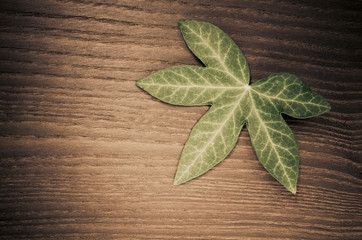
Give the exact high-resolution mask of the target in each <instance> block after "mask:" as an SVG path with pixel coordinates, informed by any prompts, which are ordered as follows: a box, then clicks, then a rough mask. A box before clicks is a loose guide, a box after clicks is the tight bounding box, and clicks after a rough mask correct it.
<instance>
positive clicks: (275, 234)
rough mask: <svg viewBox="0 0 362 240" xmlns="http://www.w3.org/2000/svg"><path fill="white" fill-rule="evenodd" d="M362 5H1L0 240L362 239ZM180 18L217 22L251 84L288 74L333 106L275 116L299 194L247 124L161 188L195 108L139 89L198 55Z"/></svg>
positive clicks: (67, 1) (198, 111)
mask: <svg viewBox="0 0 362 240" xmlns="http://www.w3.org/2000/svg"><path fill="white" fill-rule="evenodd" d="M361 5H362V4H361V2H359V1H349V2H348V1H339V2H328V3H327V2H326V1H308V2H301V1H296V0H295V1H277V0H276V1H263V2H256V1H236V0H235V1H231V0H227V1H206V0H204V1H202V0H200V1H168V0H161V1H159V0H158V1H146V0H144V1H141V0H124V1H101V0H99V1H96V0H93V1H92V0H89V1H88V0H64V1H60V0H57V1H56V0H47V1H45V0H44V1H40V0H28V1H20V0H9V1H6V0H3V1H1V2H0V6H1V11H0V24H1V36H0V58H1V59H0V61H1V64H0V69H1V75H0V76H1V85H0V87H1V93H0V94H1V95H0V103H1V104H0V121H1V123H0V147H1V149H0V156H1V162H0V169H1V175H0V184H1V185H0V238H1V239H245V238H248V239H361V238H362V204H361V200H362V187H361V183H362V181H361V172H362V166H361V154H362V151H361V149H362V145H361V144H362V140H361V136H362V131H361V129H362V124H361V123H362V114H361V112H362V111H361V109H362V79H361V78H362V70H361V69H362V66H361V65H362V64H361V52H362V51H361V48H360V47H361V40H362V35H361V34H360V33H359V31H360V30H361V28H362V24H361V22H362V17H361ZM178 19H197V20H204V21H209V22H211V23H214V24H216V25H218V26H219V27H221V28H222V29H223V30H224V31H225V32H226V33H228V34H229V35H230V36H231V37H232V38H233V39H234V40H235V42H236V43H237V44H238V45H239V46H240V47H241V49H242V50H243V52H244V54H245V55H246V58H247V59H248V61H249V65H250V69H251V74H252V82H255V81H256V80H257V79H260V78H262V77H264V76H267V75H268V74H271V73H275V72H289V73H294V74H297V75H298V76H300V77H301V78H302V79H303V80H304V81H305V82H306V83H307V84H308V85H309V86H310V87H311V88H312V89H313V90H315V91H317V92H318V93H320V94H321V95H323V96H324V97H325V98H327V99H328V101H329V102H330V103H331V105H332V110H331V111H329V112H327V113H325V114H323V115H321V116H317V117H313V118H310V119H306V120H296V119H292V118H288V117H287V118H286V119H287V122H288V124H289V126H290V127H291V128H292V130H293V131H294V133H295V135H296V138H297V141H298V144H299V148H300V177H299V181H298V192H297V194H296V195H293V194H291V193H290V192H288V191H287V190H286V189H285V188H284V187H282V186H281V185H280V184H279V183H277V182H276V181H275V180H274V179H273V178H272V177H271V176H270V175H269V174H268V173H267V172H266V171H265V170H264V169H263V167H262V166H261V165H260V163H259V162H258V160H257V158H256V155H255V153H254V151H253V149H252V147H251V144H250V140H249V137H248V132H247V130H246V129H245V128H244V129H243V130H242V133H241V135H240V138H239V141H238V143H237V145H236V147H235V149H234V150H233V151H232V153H231V154H230V155H229V157H228V158H226V159H225V160H224V161H222V162H221V163H220V164H219V165H218V166H216V167H215V168H214V169H212V170H211V171H209V172H208V173H206V174H205V175H203V176H201V177H199V178H197V179H195V180H192V181H190V182H188V183H186V184H183V185H181V186H173V185H172V182H173V177H174V174H175V172H176V168H177V163H178V158H179V156H180V153H181V150H182V147H183V145H184V143H185V141H186V139H187V137H188V135H189V133H190V131H191V128H192V127H193V125H194V124H195V123H196V121H197V120H198V119H199V118H200V116H202V115H203V114H204V113H205V111H206V110H207V107H206V106H205V107H176V106H171V105H168V104H165V103H162V102H160V101H158V100H157V99H155V98H152V97H151V96H150V95H148V94H146V93H145V92H143V91H141V90H140V89H138V88H137V87H136V86H135V81H136V80H138V79H141V78H143V77H145V76H147V75H148V74H150V73H152V72H154V71H157V70H160V69H163V68H166V67H171V66H176V65H181V64H191V65H192V64H193V65H199V64H200V63H199V62H198V60H197V59H196V58H195V57H194V56H193V55H192V54H191V53H190V52H189V51H188V49H187V47H186V45H185V43H184V42H183V40H182V37H181V34H180V32H179V30H178V28H177V20H178Z"/></svg>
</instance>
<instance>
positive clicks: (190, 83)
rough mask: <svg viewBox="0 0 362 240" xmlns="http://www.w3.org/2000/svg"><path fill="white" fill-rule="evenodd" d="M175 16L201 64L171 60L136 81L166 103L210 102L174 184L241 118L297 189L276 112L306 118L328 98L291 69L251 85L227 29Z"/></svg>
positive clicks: (226, 149)
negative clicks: (177, 63) (179, 63)
mask: <svg viewBox="0 0 362 240" xmlns="http://www.w3.org/2000/svg"><path fill="white" fill-rule="evenodd" d="M178 24H179V28H180V30H181V33H182V36H183V38H184V40H185V42H186V44H187V46H188V47H189V48H190V50H191V51H192V52H193V53H194V54H195V55H196V56H197V57H198V58H199V59H200V60H201V61H202V63H203V64H204V65H205V67H197V66H176V67H171V68H167V69H163V70H160V71H158V72H155V73H153V74H151V75H149V76H147V77H145V78H143V79H141V80H139V81H137V83H136V85H137V86H138V87H140V88H141V89H143V90H145V91H147V92H148V93H150V94H151V95H152V96H154V97H156V98H158V99H160V100H162V101H164V102H166V103H170V104H174V105H183V106H200V105H211V107H210V109H209V110H208V111H207V113H206V114H205V115H204V116H202V117H201V119H200V120H199V121H198V122H197V123H196V125H195V126H194V127H193V129H192V131H191V133H190V136H189V138H188V140H187V142H186V144H185V146H184V148H183V150H182V153H181V157H180V160H179V165H178V168H177V172H176V175H175V179H174V184H175V185H178V184H182V183H184V182H187V181H189V180H191V179H193V178H195V177H198V176H200V175H201V174H203V173H205V172H207V171H208V170H209V169H211V168H212V167H214V166H215V165H216V164H218V163H219V162H220V161H222V160H223V159H224V158H226V157H227V156H228V155H229V153H230V152H231V150H232V149H233V148H234V146H235V144H236V142H237V140H238V137H239V134H240V131H241V129H242V127H243V126H244V124H246V127H247V129H248V132H249V135H250V138H251V143H252V145H253V147H254V150H255V152H256V155H257V157H258V159H259V161H260V162H261V164H262V165H263V166H264V167H265V169H266V170H267V171H268V172H269V173H270V174H271V175H272V176H273V177H274V178H275V179H276V180H278V181H279V182H280V183H281V184H282V185H283V186H285V187H286V188H287V189H288V190H289V191H291V192H292V193H296V185H297V179H298V169H299V152H298V145H297V142H296V140H295V137H294V134H293V132H292V131H291V129H290V128H289V127H288V125H287V124H286V122H285V121H284V119H283V117H282V116H281V114H282V113H283V114H287V115H289V116H292V117H294V118H308V117H312V116H316V115H319V114H322V113H324V112H326V111H328V110H329V109H330V105H329V103H328V102H327V101H326V100H325V99H324V98H323V97H322V96H320V95H319V94H317V93H315V92H314V91H312V90H311V89H310V88H309V87H308V86H307V85H306V84H304V83H303V82H302V80H301V79H299V78H298V77H297V76H295V75H293V74H289V73H277V74H273V75H270V76H268V77H266V78H263V79H261V80H259V81H257V82H255V83H254V84H252V85H249V82H250V72H249V67H248V63H247V61H246V59H245V57H244V55H243V53H242V52H241V50H240V49H239V47H238V46H237V45H236V44H235V42H234V41H233V40H232V39H231V38H230V37H229V36H228V35H227V34H226V33H224V32H223V31H222V30H221V29H219V28H218V27H216V26H214V25H213V24H211V23H207V22H201V21H196V20H180V21H179V22H178Z"/></svg>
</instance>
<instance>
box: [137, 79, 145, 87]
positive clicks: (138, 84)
mask: <svg viewBox="0 0 362 240" xmlns="http://www.w3.org/2000/svg"><path fill="white" fill-rule="evenodd" d="M136 86H137V87H139V88H141V89H143V84H142V79H141V80H138V81H136Z"/></svg>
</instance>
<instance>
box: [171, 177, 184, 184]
mask: <svg viewBox="0 0 362 240" xmlns="http://www.w3.org/2000/svg"><path fill="white" fill-rule="evenodd" d="M182 183H183V182H182V181H180V180H179V179H176V178H175V179H174V181H173V185H174V186H178V185H181V184H182Z"/></svg>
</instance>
